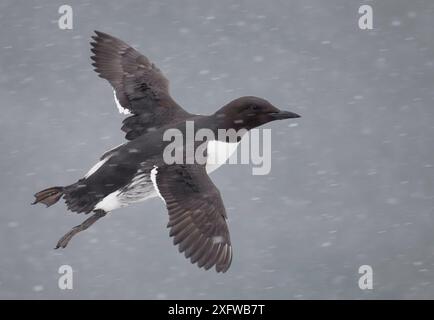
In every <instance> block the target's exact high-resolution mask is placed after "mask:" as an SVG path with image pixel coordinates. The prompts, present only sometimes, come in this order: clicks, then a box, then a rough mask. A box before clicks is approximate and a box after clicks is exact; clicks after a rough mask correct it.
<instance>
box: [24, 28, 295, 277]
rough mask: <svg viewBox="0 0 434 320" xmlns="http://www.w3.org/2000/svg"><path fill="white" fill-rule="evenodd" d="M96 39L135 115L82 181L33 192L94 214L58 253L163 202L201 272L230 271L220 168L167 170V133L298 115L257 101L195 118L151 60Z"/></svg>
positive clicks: (100, 61)
mask: <svg viewBox="0 0 434 320" xmlns="http://www.w3.org/2000/svg"><path fill="white" fill-rule="evenodd" d="M95 34H96V35H95V36H92V39H93V41H92V42H91V46H92V49H91V51H92V52H93V55H92V57H91V59H92V60H93V61H94V63H93V64H92V65H93V66H94V67H95V71H96V72H97V73H98V75H99V76H100V77H101V78H104V79H106V80H107V81H108V82H109V83H110V84H111V86H112V87H113V90H114V98H115V101H116V105H117V107H118V109H119V111H120V112H121V113H123V114H127V115H129V116H128V117H127V118H125V119H124V120H123V126H122V128H121V129H122V131H124V132H125V133H126V135H125V138H126V140H127V142H125V143H124V144H122V145H120V146H117V147H115V148H113V149H111V150H109V151H107V152H105V153H104V154H103V155H102V156H101V158H100V161H99V162H98V163H97V164H96V165H95V166H93V167H92V168H91V169H90V170H89V172H88V173H87V174H86V175H85V176H84V177H83V178H81V179H79V180H78V181H77V182H75V183H73V184H71V185H68V186H63V187H60V186H58V187H52V188H48V189H44V190H42V191H40V192H38V193H36V194H35V198H36V199H35V201H34V202H33V203H32V204H36V203H43V204H45V205H46V206H47V207H48V206H51V205H53V204H55V203H56V202H57V201H59V199H61V198H62V197H63V198H64V200H65V203H66V205H67V208H68V209H69V210H71V211H73V212H77V213H85V214H88V213H90V212H93V215H92V216H91V217H89V218H88V219H87V220H85V221H84V222H83V223H82V224H80V225H78V226H75V227H73V228H72V229H71V230H70V231H69V232H68V233H66V234H65V235H64V236H63V237H62V238H61V239H60V240H59V241H58V243H57V245H56V249H58V248H65V247H66V246H67V245H68V242H69V241H70V240H71V238H72V237H73V236H74V235H75V234H77V233H78V232H80V231H83V230H85V229H87V228H89V227H90V226H91V225H92V224H93V223H95V222H96V221H97V220H98V219H100V218H102V217H104V216H105V215H106V214H107V213H109V212H111V211H113V210H115V209H118V208H121V207H125V206H128V205H130V204H132V203H136V202H140V201H144V200H146V199H149V198H152V197H155V196H160V197H161V199H162V200H163V201H164V203H165V205H166V208H167V210H168V213H169V223H168V225H167V226H168V228H170V236H171V237H174V244H175V245H179V251H180V252H184V254H185V257H186V258H189V259H190V261H191V263H193V264H194V263H196V264H197V265H198V266H199V267H203V268H205V269H206V270H208V269H210V268H211V267H213V266H215V269H216V271H217V272H226V271H227V270H228V268H229V266H230V265H231V261H232V245H231V241H230V236H229V230H228V226H227V222H226V219H227V215H226V211H225V207H224V204H223V201H222V198H221V196H220V192H219V190H218V189H217V187H216V186H215V185H214V184H213V182H212V181H211V179H210V178H209V176H208V174H207V173H208V172H210V171H212V170H215V169H216V167H218V166H209V167H208V166H207V165H206V164H203V163H192V164H188V163H175V164H167V163H166V162H165V161H164V158H163V150H164V148H165V147H166V146H167V144H168V143H167V141H164V139H163V135H164V133H165V132H167V130H169V129H177V130H179V131H180V132H185V124H186V122H187V121H193V122H194V124H195V130H200V129H208V130H211V131H212V132H214V133H215V132H217V130H220V129H225V130H232V129H234V130H241V129H244V130H250V129H253V128H256V127H258V126H260V125H263V124H265V123H268V122H270V121H274V120H280V119H288V118H298V117H300V116H299V115H298V114H296V113H293V112H289V111H281V110H279V109H278V108H276V107H275V106H273V105H272V104H271V103H270V102H268V101H266V100H264V99H261V98H258V97H252V96H248V97H241V98H238V99H235V100H233V101H231V102H229V103H228V104H227V105H225V106H224V107H222V108H221V109H220V110H218V111H217V112H215V113H214V114H212V115H209V116H203V115H195V114H191V113H189V112H187V111H186V110H184V109H183V108H182V107H181V106H179V105H178V104H177V103H176V102H175V101H174V100H173V98H172V97H171V96H170V94H169V82H168V80H167V79H166V77H165V76H164V75H163V73H162V72H161V71H160V70H159V69H158V68H157V67H156V66H155V65H154V64H153V63H151V62H150V61H149V60H148V58H147V57H145V56H144V55H142V54H141V53H139V52H138V51H136V50H135V49H133V48H132V47H131V46H129V45H128V44H126V43H125V42H123V41H121V40H119V39H117V38H115V37H113V36H111V35H108V34H106V33H103V32H99V31H95ZM211 142H215V143H223V144H224V143H226V141H219V140H215V141H210V142H209V143H211ZM193 147H194V148H197V145H194V146H193ZM208 148H209V145H208ZM232 152H233V150H232Z"/></svg>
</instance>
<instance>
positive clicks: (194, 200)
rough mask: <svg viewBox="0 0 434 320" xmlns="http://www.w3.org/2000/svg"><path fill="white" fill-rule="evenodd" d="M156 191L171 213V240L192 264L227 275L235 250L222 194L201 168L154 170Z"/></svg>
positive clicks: (186, 167)
mask: <svg viewBox="0 0 434 320" xmlns="http://www.w3.org/2000/svg"><path fill="white" fill-rule="evenodd" d="M151 177H152V181H153V183H154V187H155V189H156V190H157V192H158V193H159V195H160V196H161V197H162V199H163V200H164V201H165V203H166V207H167V210H168V211H169V223H168V225H167V227H168V228H170V236H171V237H174V244H175V245H176V244H178V245H179V251H180V252H184V254H185V257H186V258H190V261H191V263H197V265H198V266H199V267H204V268H205V269H206V270H208V269H209V268H211V267H213V266H215V268H216V271H217V272H226V271H227V270H228V268H229V266H230V265H231V261H232V246H231V241H230V237H229V230H228V226H227V224H226V218H227V216H226V211H225V207H224V205H223V201H222V199H221V197H220V192H219V190H218V189H217V187H216V186H215V185H214V184H213V182H212V181H211V179H210V178H209V177H208V175H207V173H206V171H205V167H204V166H202V165H197V164H192V165H170V166H164V167H161V168H157V167H154V169H153V170H152V174H151Z"/></svg>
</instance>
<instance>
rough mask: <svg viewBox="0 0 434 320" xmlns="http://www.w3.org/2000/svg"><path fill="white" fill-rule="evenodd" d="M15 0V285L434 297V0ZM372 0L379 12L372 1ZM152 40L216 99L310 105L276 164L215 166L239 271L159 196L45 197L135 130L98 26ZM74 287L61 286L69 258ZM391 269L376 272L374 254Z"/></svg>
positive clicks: (148, 45)
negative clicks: (102, 70)
mask: <svg viewBox="0 0 434 320" xmlns="http://www.w3.org/2000/svg"><path fill="white" fill-rule="evenodd" d="M60 4H61V3H58V2H57V1H12V0H6V1H2V2H1V3H0V57H1V58H0V96H1V100H2V103H1V110H2V114H1V117H0V130H1V132H0V136H1V138H0V147H1V153H0V191H1V192H0V204H1V207H0V298H3V299H12V298H26V299H46V298H57V299H114V298H118V299H220V298H224V299H339V298H346V299H378V298H391V299H414V298H420V299H427V298H434V283H433V281H434V193H433V191H434V167H433V166H434V106H433V102H434V90H433V89H434V88H433V85H434V52H433V50H434V44H433V41H432V40H433V35H434V20H433V16H434V3H433V2H432V1H429V0H425V1H421V0H417V1H405V0H393V1H392V0H381V1H380V0H377V1H362V0H359V1H355V0H351V1H348V0H327V1H324V0H298V1H285V0H281V1H280V0H272V1H264V0H262V1H260V0H249V1H227V0H222V1H218V2H216V1H202V0H189V1H175V0H173V1H167V0H164V1H162V0H158V1H121V2H119V1H69V2H68V3H67V4H69V5H71V6H72V8H73V10H74V11H73V13H74V15H73V18H74V20H73V30H60V29H59V27H58V19H59V17H60V14H58V8H59V6H60ZM363 4H369V5H371V6H372V7H373V16H374V29H373V30H360V29H359V27H358V19H359V16H360V15H359V13H358V9H359V7H360V6H361V5H363ZM95 29H96V30H101V31H104V32H107V33H110V34H113V35H114V36H117V37H119V38H121V39H123V40H124V41H126V42H127V43H129V44H131V45H133V46H135V47H136V48H138V49H139V50H140V51H141V52H142V53H143V54H145V55H147V56H148V57H149V58H150V59H151V60H152V61H153V62H155V64H156V65H157V66H159V67H160V68H161V69H162V71H163V72H164V73H165V74H166V76H167V77H168V78H169V79H170V81H171V93H172V96H173V97H174V98H175V99H176V100H177V101H178V103H179V104H181V105H182V106H183V107H184V108H185V109H187V110H189V111H191V112H194V113H201V114H208V113H212V112H214V111H215V110H217V109H218V108H219V107H221V106H222V105H224V104H225V103H227V102H228V101H230V100H231V99H234V98H237V97H239V96H243V95H255V96H260V97H263V98H266V99H268V100H269V101H270V102H272V103H273V104H275V105H276V106H280V107H281V108H283V109H288V110H292V111H294V112H297V113H300V114H301V115H302V118H300V119H296V121H285V122H283V121H282V122H276V123H271V124H269V125H267V126H266V127H267V128H271V129H272V167H271V172H270V174H269V175H266V176H253V175H252V171H251V167H250V166H248V165H227V166H224V167H222V168H221V169H219V170H218V171H216V172H214V173H213V174H212V175H211V177H212V179H213V181H214V182H215V184H216V185H217V186H218V187H219V189H220V191H221V194H222V197H223V199H224V202H225V205H226V208H227V211H228V215H229V228H230V231H231V237H232V242H233V247H234V259H233V264H232V267H231V269H230V270H229V272H228V273H226V274H216V273H215V272H214V271H207V272H206V271H203V270H200V269H198V268H197V267H196V266H194V265H191V264H190V263H189V261H188V260H186V259H185V258H184V256H183V255H181V254H179V253H178V250H177V248H176V247H174V246H173V245H172V240H171V239H170V238H169V236H168V230H167V229H166V223H167V219H168V218H167V213H166V210H165V208H164V205H163V203H162V202H161V201H160V199H158V198H155V199H152V200H150V201H148V202H146V203H141V204H138V205H134V206H131V207H128V208H125V209H121V210H117V211H114V212H113V214H111V215H109V216H108V217H106V218H104V219H101V220H100V221H99V222H98V223H97V224H95V225H94V226H93V227H92V228H91V229H89V230H88V231H86V232H83V233H82V234H80V235H79V236H77V237H76V238H74V239H73V241H72V242H71V244H70V245H69V246H68V248H67V249H65V250H57V251H55V250H53V248H54V246H55V244H56V242H57V240H58V239H59V238H60V237H61V236H62V235H63V234H64V233H65V232H67V231H68V230H69V229H70V228H71V227H73V226H74V225H77V224H79V223H81V222H82V221H83V220H84V219H85V216H84V215H77V214H75V213H71V212H67V211H66V207H65V206H64V204H63V203H60V202H59V204H57V205H56V206H53V207H50V208H48V209H46V208H45V207H44V206H33V207H32V206H30V203H31V202H32V201H33V194H34V193H35V192H37V191H39V190H41V189H43V188H46V187H50V186H54V185H65V184H70V183H72V182H75V181H76V180H77V179H79V178H80V177H82V176H83V174H84V173H85V172H87V170H88V169H89V168H90V167H91V166H92V165H93V164H94V163H95V162H96V161H97V159H98V158H99V156H100V155H101V154H102V153H103V152H104V151H105V150H107V149H109V148H111V147H114V146H116V145H118V144H120V143H122V142H123V141H124V140H123V133H122V132H121V131H120V127H121V121H122V119H123V118H124V116H123V115H120V114H118V112H117V109H116V107H115V103H114V101H113V95H112V89H111V87H110V86H109V84H108V83H107V82H106V81H105V80H102V79H100V78H98V77H97V75H96V73H95V72H94V71H93V70H92V67H91V65H90V64H91V60H90V58H89V56H90V46H89V41H90V36H91V35H92V33H93V30H95ZM63 264H69V265H70V266H71V267H72V268H73V270H74V289H73V290H65V291H62V290H60V289H59V288H58V284H57V281H58V278H59V276H60V275H59V274H58V268H59V267H60V266H61V265H63ZM361 265H370V266H372V268H373V278H374V287H373V289H372V290H361V289H360V288H359V286H358V280H359V277H360V276H361V275H360V274H358V269H359V267H360V266H361Z"/></svg>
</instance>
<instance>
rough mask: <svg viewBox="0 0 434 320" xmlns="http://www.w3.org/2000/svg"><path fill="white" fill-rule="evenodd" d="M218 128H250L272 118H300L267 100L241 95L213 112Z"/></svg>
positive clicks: (272, 119)
mask: <svg viewBox="0 0 434 320" xmlns="http://www.w3.org/2000/svg"><path fill="white" fill-rule="evenodd" d="M215 117H216V119H217V126H218V128H219V129H227V130H228V129H235V130H237V131H238V130H240V129H246V130H250V129H253V128H256V127H259V126H261V125H263V124H265V123H268V122H271V121H274V120H283V119H290V118H300V116H299V115H298V114H296V113H293V112H290V111H282V110H280V109H278V108H276V107H275V106H273V105H272V104H271V103H270V102H268V101H267V100H264V99H261V98H258V97H251V96H247V97H241V98H238V99H235V100H233V101H231V102H229V103H228V104H227V105H225V106H224V107H222V108H221V109H220V110H218V111H217V112H216V113H215Z"/></svg>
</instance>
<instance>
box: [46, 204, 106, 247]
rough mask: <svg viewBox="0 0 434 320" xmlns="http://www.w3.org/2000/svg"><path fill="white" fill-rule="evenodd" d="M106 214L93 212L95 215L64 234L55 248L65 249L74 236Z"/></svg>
mask: <svg viewBox="0 0 434 320" xmlns="http://www.w3.org/2000/svg"><path fill="white" fill-rule="evenodd" d="M106 214H107V212H105V211H104V210H100V209H98V210H95V213H94V214H93V215H92V216H90V217H89V218H87V219H86V220H84V221H83V223H82V224H79V225H78V226H75V227H74V228H72V229H71V230H70V231H69V232H68V233H67V234H65V235H64V236H63V237H62V238H60V240H59V242H57V245H56V248H54V249H58V248H65V247H66V246H67V245H68V242H69V240H71V239H72V237H73V236H75V235H76V234H77V233H79V232H80V231H83V230H86V229H87V228H89V227H90V226H91V225H93V224H94V223H95V222H96V221H97V220H98V219H100V218H102V217H104V216H105V215H106Z"/></svg>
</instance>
